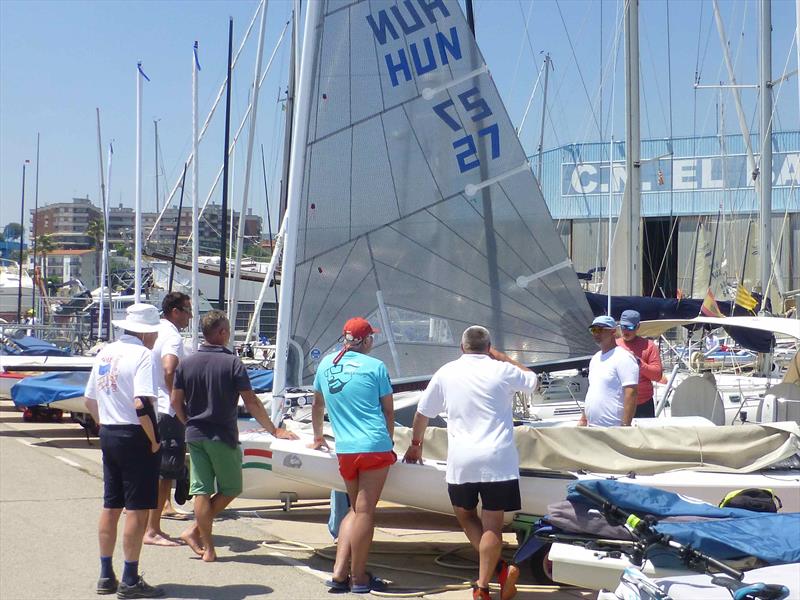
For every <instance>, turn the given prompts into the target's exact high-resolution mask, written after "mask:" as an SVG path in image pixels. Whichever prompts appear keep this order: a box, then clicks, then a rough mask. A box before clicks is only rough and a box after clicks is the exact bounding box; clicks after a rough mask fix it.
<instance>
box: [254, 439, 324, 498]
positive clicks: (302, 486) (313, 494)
mask: <svg viewBox="0 0 800 600" xmlns="http://www.w3.org/2000/svg"><path fill="white" fill-rule="evenodd" d="M256 426H257V425H256ZM240 427H241V425H240ZM247 427H248V428H246V429H244V430H240V432H239V442H240V443H241V444H242V478H243V488H242V493H241V495H240V497H242V498H250V499H256V500H258V499H280V498H281V497H282V496H284V495H285V494H294V495H295V496H293V499H296V500H311V499H319V498H328V497H329V496H330V491H331V488H330V487H324V486H320V485H316V484H315V483H314V482H302V481H297V480H293V479H287V478H285V477H282V476H281V475H279V474H278V473H277V469H275V458H274V454H273V452H272V445H273V443H274V442H275V438H274V437H272V436H271V435H269V434H268V433H266V432H264V431H262V430H257V429H249V427H251V426H250V425H249V424H248V425H247Z"/></svg>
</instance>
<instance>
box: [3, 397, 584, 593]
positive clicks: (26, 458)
mask: <svg viewBox="0 0 800 600" xmlns="http://www.w3.org/2000/svg"><path fill="white" fill-rule="evenodd" d="M102 487H103V486H102V467H101V462H100V449H99V445H98V440H97V439H96V438H93V439H92V440H91V441H90V443H87V440H86V437H85V435H84V433H83V430H82V429H81V428H80V427H79V426H78V425H77V424H75V423H71V422H69V421H68V419H67V418H66V416H65V420H64V422H63V423H25V422H23V421H22V415H21V413H19V412H18V411H17V410H16V409H15V408H14V407H13V405H12V404H11V403H10V402H8V401H0V599H2V600H23V599H35V600H40V599H41V600H44V599H48V600H49V599H53V600H56V599H60V600H79V599H90V598H99V596H97V595H96V594H95V593H94V586H95V583H96V579H97V575H98V570H99V561H98V551H97V518H98V515H99V510H100V508H101V506H102ZM184 508H185V509H187V510H190V509H191V507H190V506H189V505H188V504H187V505H186V506H185V507H184ZM328 511H329V509H328V506H327V503H318V502H317V503H314V502H305V503H302V502H301V503H298V504H297V505H295V506H294V507H293V508H292V509H291V510H289V511H287V512H284V511H283V510H282V509H281V507H280V503H279V502H278V501H277V500H276V501H275V502H274V503H273V502H272V501H269V500H266V501H265V500H259V501H252V500H248V501H245V500H237V501H235V502H234V504H232V505H231V508H230V509H229V510H227V511H225V512H224V513H223V514H222V515H221V516H220V518H219V519H218V520H217V521H216V522H215V524H214V535H215V542H216V545H217V553H218V557H219V558H218V560H217V562H216V563H204V562H202V561H201V560H199V559H198V558H196V557H195V555H194V554H193V553H192V552H191V551H190V550H189V549H188V548H187V547H185V546H184V547H178V548H165V547H156V546H145V547H144V548H143V550H142V555H141V559H140V572H141V573H143V575H144V577H145V579H146V580H147V581H148V583H150V584H152V585H159V586H162V587H163V588H164V589H165V590H166V592H167V597H168V598H185V599H198V600H205V599H208V600H244V599H251V598H252V599H257V598H271V599H278V598H280V599H284V598H285V599H298V600H302V599H314V598H334V597H336V598H342V599H345V598H348V599H349V598H359V597H362V598H363V597H364V596H360V595H356V594H335V595H334V594H331V593H330V592H329V591H328V588H327V587H326V586H325V585H324V580H325V579H327V578H328V577H330V569H331V567H332V562H331V560H330V559H329V558H326V557H332V556H333V555H334V554H335V552H336V547H335V545H334V544H333V541H332V539H331V536H330V534H329V533H328V531H327V520H328ZM123 519H124V516H123ZM185 526H186V524H185V523H182V522H179V521H171V520H164V521H163V528H164V530H165V531H166V532H167V533H169V534H170V535H175V536H177V535H178V534H179V533H180V532H181V531H182V529H183V528H184V527H185ZM506 536H507V537H506V539H507V541H508V542H509V543H513V541H514V536H513V534H511V533H508V534H506ZM121 537H122V536H121V529H120V535H119V539H118V546H117V551H116V552H115V556H114V566H115V570H116V572H117V575H120V574H121V572H122V550H121ZM465 542H466V539H465V537H464V534H463V533H462V532H461V531H460V530H459V529H458V525H457V523H456V522H455V519H454V518H453V517H452V516H446V515H436V514H431V513H426V512H422V511H417V510H413V509H408V508H405V507H400V506H396V505H389V504H383V503H382V504H381V505H380V506H379V510H378V513H377V519H376V532H375V541H374V544H373V547H372V552H371V554H370V564H371V565H372V566H371V570H372V572H373V573H374V574H375V575H377V576H380V577H383V578H386V579H388V580H390V581H391V582H392V584H391V586H390V590H389V591H390V592H394V593H395V594H403V595H404V596H405V597H410V596H408V595H406V594H413V595H414V596H415V597H425V598H437V599H447V600H451V599H452V600H455V599H460V598H464V599H467V598H471V593H470V592H469V591H468V590H466V589H455V590H447V591H445V590H441V588H442V586H446V585H457V584H459V583H461V582H464V581H468V580H471V579H474V578H475V577H476V575H477V570H476V569H475V568H474V564H475V563H474V561H475V555H474V553H473V552H472V550H471V549H469V548H466V547H465ZM448 552H450V553H452V554H447V553H448ZM443 554H446V556H443V557H442V556H441V555H443ZM437 557H441V558H440V562H443V563H445V566H441V565H440V564H437V563H436V562H435V559H437ZM452 565H457V566H459V567H460V568H454V567H453V566H452ZM520 582H521V583H522V584H525V586H527V587H525V588H524V589H523V590H522V591H520V593H519V594H518V595H517V598H519V599H520V600H533V599H544V598H547V599H548V600H567V599H569V600H573V599H575V598H591V597H594V594H592V593H591V592H586V591H581V590H576V589H564V588H560V589H559V588H558V587H557V586H556V587H535V586H533V585H531V584H533V582H532V580H531V579H530V577H529V576H528V574H527V573H526V572H524V571H523V576H522V577H521V581H520ZM436 588H439V591H432V592H431V593H427V594H424V591H425V590H435V589H436ZM493 596H494V597H499V594H498V593H497V592H495V593H494V594H493ZM367 597H376V595H372V596H367ZM398 597H400V596H398ZM112 598H113V596H112Z"/></svg>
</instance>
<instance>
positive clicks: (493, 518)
mask: <svg viewBox="0 0 800 600" xmlns="http://www.w3.org/2000/svg"><path fill="white" fill-rule="evenodd" d="M461 350H462V352H463V355H462V356H461V358H459V359H457V360H454V361H452V362H449V363H447V364H446V365H444V366H443V367H442V368H441V369H439V370H438V371H437V372H436V373H435V374H434V376H433V378H432V379H431V381H430V383H429V384H428V387H427V388H426V389H425V392H424V393H423V394H422V398H421V399H420V402H419V404H418V406H417V413H416V415H415V416H414V424H413V433H412V440H411V446H409V448H408V450H407V451H406V454H405V457H404V458H403V460H404V461H405V462H420V463H421V462H422V440H423V435H424V433H425V429H426V427H427V426H428V420H429V419H430V418H432V417H435V416H437V415H438V414H439V413H441V412H443V411H444V412H445V413H446V415H447V417H446V418H447V442H448V448H447V473H446V480H447V488H448V493H449V495H450V501H451V503H452V504H453V511H454V512H455V515H456V518H457V519H458V522H459V523H460V524H461V527H462V528H463V529H464V533H466V534H467V538H468V539H469V541H470V543H471V544H472V546H473V547H474V548H475V550H477V551H478V554H479V556H480V569H479V575H478V581H477V583H476V586H475V587H474V589H473V598H475V599H478V600H485V599H487V598H489V581H490V580H491V578H492V574H493V573H495V572H497V574H498V578H499V580H500V590H501V591H500V597H501V598H502V600H508V599H509V598H511V597H513V596H514V594H515V593H516V580H517V578H518V577H519V569H518V567H517V566H516V565H509V564H508V563H506V562H505V561H502V560H500V551H501V549H502V529H503V517H504V512H506V511H515V510H519V509H520V508H521V501H520V494H519V455H518V454H517V447H516V445H515V444H514V421H513V411H512V408H513V399H514V393H515V392H532V391H534V390H535V389H536V386H537V385H538V378H537V377H536V374H535V373H533V372H532V371H531V370H530V369H528V368H527V367H525V366H524V365H522V364H520V363H518V362H517V361H515V360H513V359H512V358H510V357H508V356H506V355H505V354H503V353H502V352H498V351H497V350H495V349H494V348H492V346H491V339H490V337H489V331H488V330H487V329H486V328H484V327H480V326H478V325H473V326H472V327H469V328H467V329H466V331H464V334H463V335H462V336H461ZM479 497H480V501H481V514H480V516H478V511H477V506H478V498H479Z"/></svg>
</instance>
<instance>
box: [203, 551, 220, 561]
mask: <svg viewBox="0 0 800 600" xmlns="http://www.w3.org/2000/svg"><path fill="white" fill-rule="evenodd" d="M215 560H217V552H216V550H214V548H207V549H206V551H205V552H203V562H214V561H215Z"/></svg>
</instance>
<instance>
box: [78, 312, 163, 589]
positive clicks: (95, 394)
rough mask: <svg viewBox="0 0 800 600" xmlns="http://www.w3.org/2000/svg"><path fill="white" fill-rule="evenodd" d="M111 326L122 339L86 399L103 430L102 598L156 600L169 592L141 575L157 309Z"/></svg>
mask: <svg viewBox="0 0 800 600" xmlns="http://www.w3.org/2000/svg"><path fill="white" fill-rule="evenodd" d="M112 323H113V324H114V326H116V327H119V328H120V329H122V330H123V335H122V336H121V337H120V338H119V340H117V341H116V342H114V343H112V344H109V345H107V346H106V347H105V348H103V349H102V350H101V351H100V353H99V354H98V355H97V358H96V360H95V363H94V366H93V367H92V373H91V375H90V376H89V382H88V383H87V384H86V392H85V395H86V407H87V408H88V409H89V411H90V412H91V413H92V416H93V417H94V418H95V420H96V421H97V423H99V424H100V447H101V449H102V452H103V486H104V491H103V510H102V511H101V513H100V523H99V527H98V529H99V536H98V537H99V541H100V578H99V579H98V581H97V593H98V594H113V593H114V592H116V593H117V598H122V599H125V598H158V597H161V596H163V595H164V590H162V589H161V588H157V587H153V586H150V585H148V584H147V583H145V581H144V579H142V578H141V577H140V576H139V554H140V553H141V550H142V538H143V536H144V531H145V527H146V526H147V515H148V512H149V511H150V509H152V508H155V506H156V500H157V498H158V465H159V450H160V445H159V440H158V434H157V429H156V427H157V425H156V411H155V406H154V401H155V397H156V392H155V386H154V385H153V362H152V352H151V351H150V349H151V348H152V347H153V344H154V342H155V341H156V335H157V332H158V327H159V316H158V309H157V308H156V307H155V306H152V305H150V304H139V303H137V304H133V305H131V306H130V307H128V309H127V311H126V317H125V319H124V320H114V321H112ZM123 508H124V509H125V510H126V515H125V527H124V530H123V534H122V548H123V553H124V555H125V565H124V569H123V572H122V580H121V581H119V582H118V581H117V577H116V575H115V574H114V567H113V564H112V558H113V554H114V546H115V545H116V541H117V524H118V522H119V518H120V515H121V514H122V509H123Z"/></svg>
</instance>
